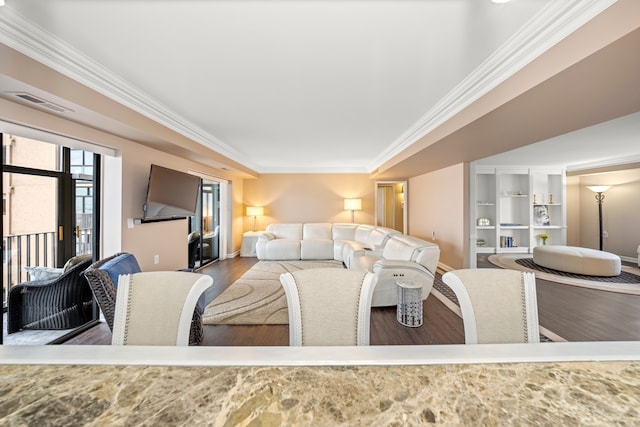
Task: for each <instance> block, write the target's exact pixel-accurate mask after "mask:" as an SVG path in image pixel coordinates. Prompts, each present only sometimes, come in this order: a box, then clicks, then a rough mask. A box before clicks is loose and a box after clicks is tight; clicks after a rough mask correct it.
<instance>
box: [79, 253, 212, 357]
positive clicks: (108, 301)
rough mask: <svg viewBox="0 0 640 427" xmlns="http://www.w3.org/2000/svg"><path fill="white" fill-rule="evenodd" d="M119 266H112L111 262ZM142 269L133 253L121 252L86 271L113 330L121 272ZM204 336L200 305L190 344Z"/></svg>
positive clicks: (192, 322)
mask: <svg viewBox="0 0 640 427" xmlns="http://www.w3.org/2000/svg"><path fill="white" fill-rule="evenodd" d="M115 261H119V262H117V266H113V268H110V264H113V263H114V262H115ZM140 272H141V269H140V266H139V264H138V261H137V260H136V258H135V256H134V255H133V254H130V253H127V252H120V253H117V254H115V255H112V256H110V257H107V258H104V259H101V260H98V261H96V262H95V263H93V264H91V265H90V266H89V268H87V269H86V270H85V272H84V275H85V277H86V278H87V281H88V282H89V286H90V288H91V291H92V292H93V295H94V296H95V298H96V301H97V302H98V306H99V307H100V310H101V311H102V315H103V316H104V319H105V321H106V323H107V325H108V326H109V329H110V330H111V331H112V332H113V318H114V314H115V310H116V294H117V283H118V276H119V275H121V274H135V273H140ZM203 338H204V330H203V329H202V312H201V311H200V309H199V308H198V307H196V308H195V309H194V311H193V319H192V321H191V332H190V335H189V345H199V344H200V343H201V342H202V339H203Z"/></svg>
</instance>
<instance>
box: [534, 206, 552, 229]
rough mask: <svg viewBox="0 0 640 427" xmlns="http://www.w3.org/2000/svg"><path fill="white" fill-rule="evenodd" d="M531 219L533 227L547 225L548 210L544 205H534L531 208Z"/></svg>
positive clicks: (548, 219)
mask: <svg viewBox="0 0 640 427" xmlns="http://www.w3.org/2000/svg"><path fill="white" fill-rule="evenodd" d="M533 218H534V223H535V225H549V224H550V222H551V218H549V208H548V207H547V206H546V205H535V206H534V207H533Z"/></svg>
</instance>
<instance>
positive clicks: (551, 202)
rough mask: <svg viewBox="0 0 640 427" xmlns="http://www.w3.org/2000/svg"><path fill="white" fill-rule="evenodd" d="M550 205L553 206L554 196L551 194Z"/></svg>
mask: <svg viewBox="0 0 640 427" xmlns="http://www.w3.org/2000/svg"><path fill="white" fill-rule="evenodd" d="M549 204H550V205H552V204H553V194H549Z"/></svg>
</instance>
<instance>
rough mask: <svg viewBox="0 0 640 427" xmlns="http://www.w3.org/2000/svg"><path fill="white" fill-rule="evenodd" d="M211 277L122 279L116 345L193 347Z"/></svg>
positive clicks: (160, 274) (175, 274) (171, 274)
mask: <svg viewBox="0 0 640 427" xmlns="http://www.w3.org/2000/svg"><path fill="white" fill-rule="evenodd" d="M212 283H213V279H212V278H211V276H206V275H204V274H198V273H187V272H181V271H153V272H144V273H135V274H126V275H121V276H120V277H119V278H118V291H117V295H116V308H115V315H114V320H113V335H112V340H111V344H113V345H180V346H183V345H184V346H186V345H189V332H190V329H191V320H192V318H193V311H194V308H195V306H196V303H197V302H198V298H199V297H200V295H202V293H203V292H204V291H205V290H206V289H207V288H208V287H209V286H211V284H212Z"/></svg>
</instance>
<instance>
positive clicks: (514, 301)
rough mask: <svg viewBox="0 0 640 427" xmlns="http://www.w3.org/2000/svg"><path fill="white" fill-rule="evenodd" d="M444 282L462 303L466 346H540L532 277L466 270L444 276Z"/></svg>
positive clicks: (529, 275)
mask: <svg viewBox="0 0 640 427" xmlns="http://www.w3.org/2000/svg"><path fill="white" fill-rule="evenodd" d="M442 280H443V281H444V283H445V284H447V285H448V286H449V287H450V288H451V289H452V290H453V292H454V293H455V294H456V297H457V298H458V302H459V303H460V310H461V311H462V321H463V323H464V336H465V342H466V343H467V344H496V343H537V342H540V328H539V325H538V302H537V296H536V280H535V276H534V274H533V273H525V272H521V271H516V270H503V269H496V268H479V269H464V270H454V271H450V272H448V273H445V274H444V275H443V276H442Z"/></svg>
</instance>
